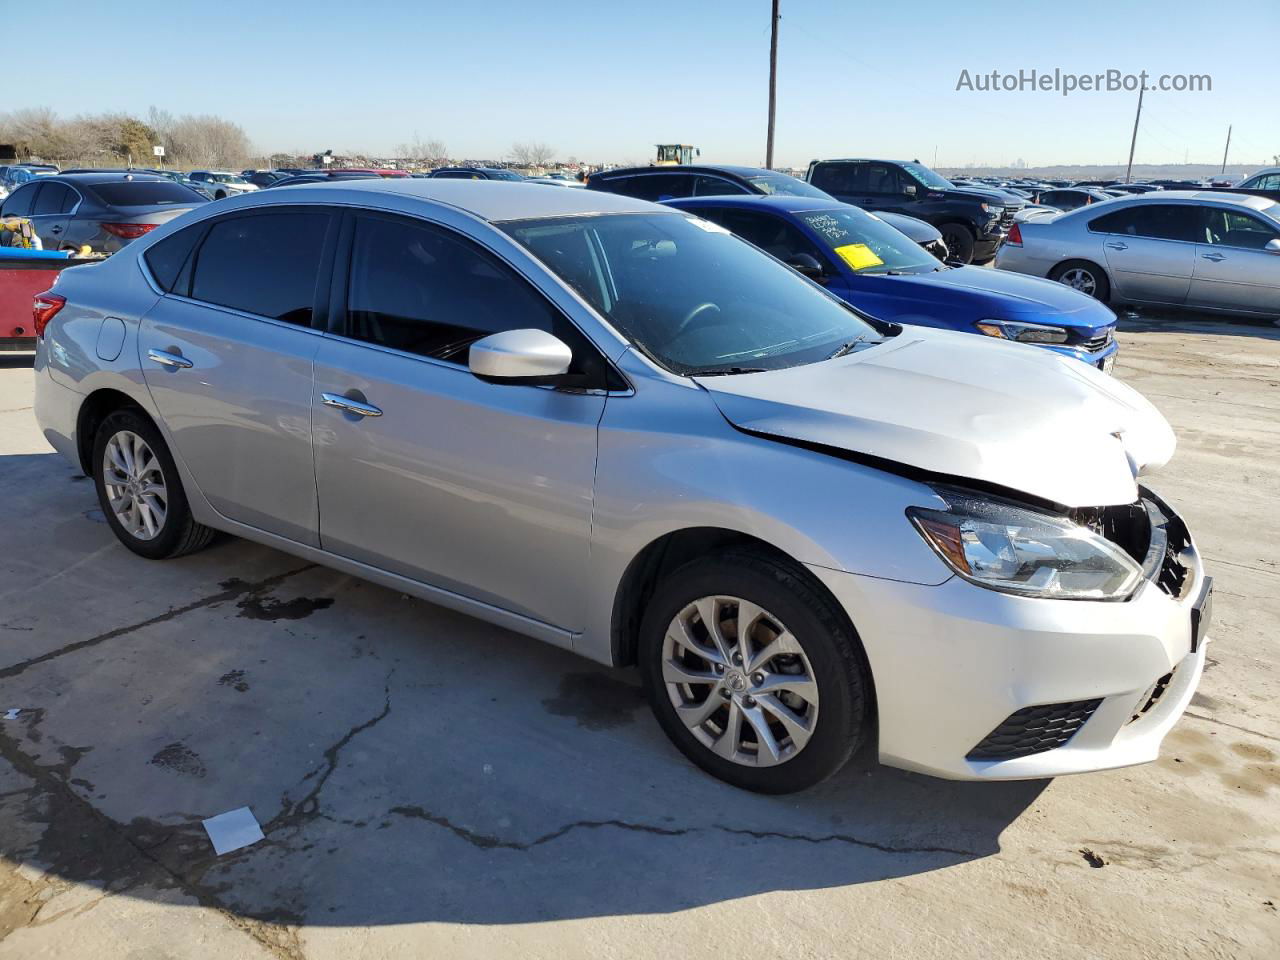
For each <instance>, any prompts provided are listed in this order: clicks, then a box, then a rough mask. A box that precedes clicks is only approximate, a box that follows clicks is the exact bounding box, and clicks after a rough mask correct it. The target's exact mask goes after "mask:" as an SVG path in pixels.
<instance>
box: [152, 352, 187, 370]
mask: <svg viewBox="0 0 1280 960" xmlns="http://www.w3.org/2000/svg"><path fill="white" fill-rule="evenodd" d="M147 359H148V360H154V361H155V362H156V363H159V364H162V365H164V366H166V367H172V368H173V369H175V370H187V369H189V368H190V367H192V366H194V364H193V363H192V362H191V361H190V360H188V359H187V358H186V357H183V356H179V355H178V354H176V353H170V352H169V351H167V350H148V351H147Z"/></svg>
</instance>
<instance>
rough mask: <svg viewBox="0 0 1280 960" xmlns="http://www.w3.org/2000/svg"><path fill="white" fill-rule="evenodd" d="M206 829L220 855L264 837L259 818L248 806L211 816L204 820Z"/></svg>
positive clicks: (215, 851)
mask: <svg viewBox="0 0 1280 960" xmlns="http://www.w3.org/2000/svg"><path fill="white" fill-rule="evenodd" d="M204 829H205V833H207V834H209V840H210V841H211V842H212V843H213V852H214V853H216V854H217V855H218V856H222V855H223V854H224V853H230V852H231V851H232V850H239V849H240V848H241V847H247V846H249V845H250V844H254V843H257V842H258V841H259V840H262V839H264V838H263V833H262V827H260V826H258V818H257V817H255V816H254V815H253V811H252V810H250V809H249V808H248V807H241V808H240V809H239V810H230V811H228V812H227V813H220V814H218V815H217V816H216V817H210V818H209V819H208V820H205V821H204Z"/></svg>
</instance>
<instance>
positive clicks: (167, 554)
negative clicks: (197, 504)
mask: <svg viewBox="0 0 1280 960" xmlns="http://www.w3.org/2000/svg"><path fill="white" fill-rule="evenodd" d="M122 430H128V431H129V432H131V433H135V434H137V435H138V436H139V437H141V438H142V439H143V440H144V441H145V442H146V444H147V446H148V447H150V448H151V451H152V453H154V454H155V457H156V459H157V460H158V461H159V462H160V470H161V473H162V475H163V480H164V485H165V489H166V491H167V493H168V502H167V504H166V508H165V518H164V522H163V524H161V526H160V529H159V532H158V533H157V534H156V535H155V536H154V537H153V538H152V539H150V540H146V539H141V538H139V537H137V536H134V535H133V534H132V533H130V532H129V531H128V530H127V529H126V528H125V527H124V525H123V524H122V523H121V522H120V520H119V518H118V517H116V514H115V511H114V510H113V509H112V508H111V503H110V500H109V499H108V497H107V488H106V482H105V477H104V466H103V458H104V456H105V454H106V449H107V443H108V442H109V441H110V440H111V438H112V437H113V436H115V435H116V434H117V433H119V432H121V431H122ZM91 467H92V469H93V485H94V487H95V488H96V489H97V491H98V503H99V504H100V505H101V506H102V512H103V514H104V515H105V516H106V518H107V523H108V524H109V525H110V527H111V529H112V531H113V532H114V533H115V535H116V537H117V538H118V539H119V540H120V542H121V543H123V544H124V545H125V546H126V547H128V548H129V549H130V550H132V551H133V552H134V553H136V554H138V556H140V557H146V558H147V559H149V560H165V559H168V558H171V557H180V556H183V555H184V554H187V553H194V552H195V551H197V550H201V549H203V548H204V547H206V546H208V545H209V543H210V541H212V540H213V537H214V533H215V531H214V530H213V529H212V528H210V527H206V526H205V525H204V524H201V523H197V522H196V521H195V520H194V519H193V518H192V516H191V509H190V506H189V505H188V503H187V495H186V492H185V491H184V490H183V489H182V480H181V478H180V477H179V475H178V467H177V464H175V463H174V462H173V456H172V454H170V453H169V447H168V445H167V444H166V443H165V442H164V437H162V436H161V435H160V431H159V430H158V429H157V428H156V425H155V424H154V423H152V422H151V419H150V418H149V417H148V416H146V414H144V413H143V412H142V411H141V410H136V409H131V408H126V409H122V410H116V411H115V412H114V413H111V414H108V415H107V417H106V418H105V419H104V420H103V421H102V423H101V424H100V425H99V427H98V432H97V434H95V436H94V439H93V460H92V462H91Z"/></svg>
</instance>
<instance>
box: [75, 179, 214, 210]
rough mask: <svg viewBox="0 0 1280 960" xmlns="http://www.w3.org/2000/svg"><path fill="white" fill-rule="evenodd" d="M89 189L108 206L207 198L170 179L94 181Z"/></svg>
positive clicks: (186, 202)
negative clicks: (114, 181)
mask: <svg viewBox="0 0 1280 960" xmlns="http://www.w3.org/2000/svg"><path fill="white" fill-rule="evenodd" d="M89 189H91V190H92V191H93V192H94V193H95V194H97V195H98V198H99V199H100V200H102V202H103V203H105V204H106V205H107V206H110V207H148V206H151V205H153V204H173V205H174V206H178V205H184V206H191V205H192V204H196V203H207V202H208V198H207V197H205V196H202V195H201V194H199V193H196V192H195V191H194V190H192V189H191V188H190V187H184V186H183V185H182V184H180V183H174V182H173V181H172V180H134V181H132V182H130V181H122V182H120V183H95V184H93V186H91V187H90V188H89Z"/></svg>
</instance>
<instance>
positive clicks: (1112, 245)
mask: <svg viewBox="0 0 1280 960" xmlns="http://www.w3.org/2000/svg"><path fill="white" fill-rule="evenodd" d="M1107 246H1108V247H1110V248H1111V249H1112V250H1128V249H1129V245H1128V244H1127V243H1108V244H1107Z"/></svg>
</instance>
